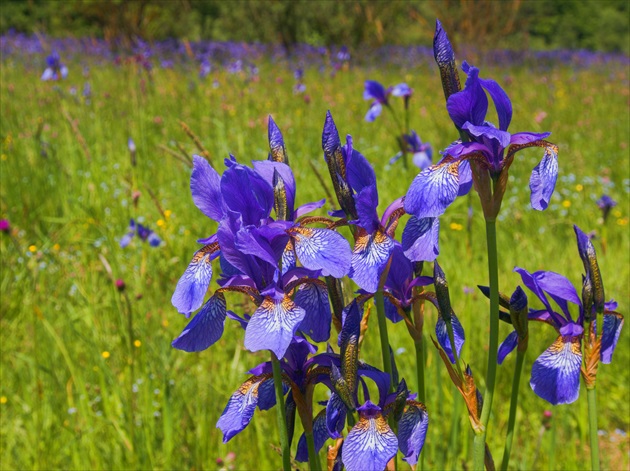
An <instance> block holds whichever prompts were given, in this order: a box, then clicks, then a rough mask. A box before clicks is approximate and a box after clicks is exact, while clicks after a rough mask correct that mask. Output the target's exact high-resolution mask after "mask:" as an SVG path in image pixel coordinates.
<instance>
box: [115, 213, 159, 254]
mask: <svg viewBox="0 0 630 471" xmlns="http://www.w3.org/2000/svg"><path fill="white" fill-rule="evenodd" d="M136 235H137V236H138V237H139V238H140V240H141V241H143V242H148V244H149V245H150V246H151V247H159V246H160V244H161V243H162V239H160V237H159V236H158V235H157V234H156V233H155V232H153V231H152V230H151V229H149V228H148V227H146V226H143V225H142V224H140V223H138V222H136V221H135V220H134V219H131V220H130V221H129V227H128V229H127V233H126V234H125V235H124V236H123V237H122V238H121V239H120V246H121V247H122V248H123V249H124V248H125V247H127V246H128V245H129V244H130V243H131V240H132V239H133V238H134V236H136Z"/></svg>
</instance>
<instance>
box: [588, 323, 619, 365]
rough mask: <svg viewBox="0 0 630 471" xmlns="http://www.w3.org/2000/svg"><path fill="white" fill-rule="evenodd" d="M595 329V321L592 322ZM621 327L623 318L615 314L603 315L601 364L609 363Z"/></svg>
mask: <svg viewBox="0 0 630 471" xmlns="http://www.w3.org/2000/svg"><path fill="white" fill-rule="evenodd" d="M594 324H595V327H597V321H595V322H594ZM622 327H623V316H622V315H621V314H619V313H617V312H607V313H605V314H604V332H603V333H602V351H601V359H602V363H606V364H608V363H610V362H611V360H612V355H613V352H614V351H615V347H616V346H617V341H618V340H619V335H621V328H622Z"/></svg>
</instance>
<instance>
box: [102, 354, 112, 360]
mask: <svg viewBox="0 0 630 471" xmlns="http://www.w3.org/2000/svg"><path fill="white" fill-rule="evenodd" d="M101 356H102V357H103V358H105V359H106V360H107V359H108V358H109V357H110V356H111V354H110V353H109V352H103V353H101Z"/></svg>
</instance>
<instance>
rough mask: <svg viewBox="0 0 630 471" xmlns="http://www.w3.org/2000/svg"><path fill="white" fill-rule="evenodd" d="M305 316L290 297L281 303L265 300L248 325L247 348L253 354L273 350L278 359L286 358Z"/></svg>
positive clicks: (302, 310) (246, 333) (246, 332)
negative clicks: (285, 354)
mask: <svg viewBox="0 0 630 471" xmlns="http://www.w3.org/2000/svg"><path fill="white" fill-rule="evenodd" d="M305 314H306V313H305V312H304V309H302V308H301V307H299V306H296V305H295V304H294V303H293V301H291V299H289V298H288V297H285V298H284V299H282V301H279V302H275V301H273V300H272V299H271V298H265V299H264V300H263V302H262V304H261V305H260V306H259V307H258V309H256V311H255V312H254V314H253V315H252V318H251V319H250V320H249V323H248V324H247V329H246V330H245V348H247V349H248V350H249V351H252V352H257V351H258V350H271V351H272V352H274V353H275V354H276V356H277V357H278V358H282V357H284V353H285V352H286V350H287V348H288V347H289V344H290V343H291V339H292V338H293V335H294V334H295V331H296V330H297V328H298V326H299V325H300V322H302V320H303V319H304V316H305Z"/></svg>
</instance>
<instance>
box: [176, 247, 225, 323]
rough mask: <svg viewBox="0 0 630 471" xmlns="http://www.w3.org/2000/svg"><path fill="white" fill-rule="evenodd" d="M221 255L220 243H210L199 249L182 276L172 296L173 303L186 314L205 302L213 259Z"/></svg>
mask: <svg viewBox="0 0 630 471" xmlns="http://www.w3.org/2000/svg"><path fill="white" fill-rule="evenodd" d="M218 256H219V246H218V244H216V243H215V244H209V245H206V246H205V247H203V248H201V249H199V250H197V252H195V255H193V258H192V260H191V261H190V263H189V264H188V267H187V268H186V271H184V274H183V275H182V276H181V278H180V279H179V281H178V282H177V286H176V287H175V292H174V293H173V296H172V297H171V303H172V304H173V306H175V307H176V308H177V310H178V311H179V312H181V313H182V314H186V316H188V315H190V313H191V312H193V311H196V310H197V309H199V307H200V306H201V305H202V304H203V298H204V296H205V295H206V291H208V286H209V285H210V280H211V279H212V260H214V259H215V258H217V257H218Z"/></svg>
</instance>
